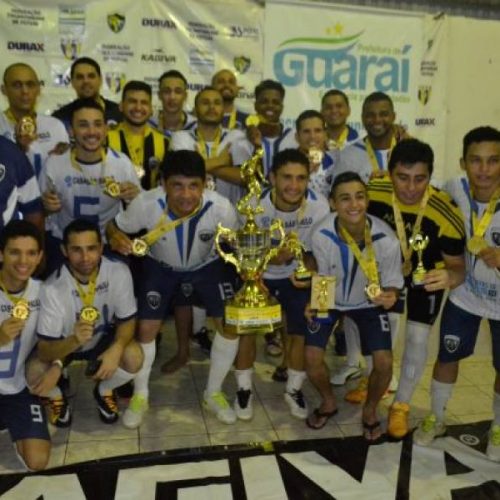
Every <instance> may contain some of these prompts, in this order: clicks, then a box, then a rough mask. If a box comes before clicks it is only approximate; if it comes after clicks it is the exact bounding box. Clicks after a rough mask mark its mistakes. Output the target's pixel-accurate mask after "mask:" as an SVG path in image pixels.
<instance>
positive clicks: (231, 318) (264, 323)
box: [224, 303, 281, 335]
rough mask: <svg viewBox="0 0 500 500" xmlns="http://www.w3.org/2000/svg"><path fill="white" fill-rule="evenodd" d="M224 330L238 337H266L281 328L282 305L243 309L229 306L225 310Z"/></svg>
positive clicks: (233, 305)
mask: <svg viewBox="0 0 500 500" xmlns="http://www.w3.org/2000/svg"><path fill="white" fill-rule="evenodd" d="M224 312H225V314H224V321H225V324H224V328H225V330H226V331H227V332H228V333H233V334H237V335H256V334H257V335H264V334H266V333H272V332H273V331H274V330H276V329H277V328H280V327H281V306H280V304H278V303H276V304H269V305H264V306H260V307H243V306H240V305H235V304H228V305H226V307H225V308H224Z"/></svg>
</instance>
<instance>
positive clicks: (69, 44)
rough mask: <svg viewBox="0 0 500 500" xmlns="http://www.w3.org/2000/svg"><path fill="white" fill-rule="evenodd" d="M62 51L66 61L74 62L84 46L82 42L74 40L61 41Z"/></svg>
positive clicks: (64, 39)
mask: <svg viewBox="0 0 500 500" xmlns="http://www.w3.org/2000/svg"><path fill="white" fill-rule="evenodd" d="M60 46H61V50H62V53H63V55H64V57H65V58H66V59H68V60H69V61H74V60H75V59H76V58H77V57H78V56H79V55H80V51H81V49H82V44H81V42H80V40H72V39H66V38H62V39H61V44H60Z"/></svg>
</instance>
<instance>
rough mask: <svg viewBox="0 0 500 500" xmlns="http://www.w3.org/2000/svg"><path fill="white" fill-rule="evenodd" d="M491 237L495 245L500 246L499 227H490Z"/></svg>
mask: <svg viewBox="0 0 500 500" xmlns="http://www.w3.org/2000/svg"><path fill="white" fill-rule="evenodd" d="M491 239H492V240H493V243H494V244H495V246H497V247H500V227H492V228H491Z"/></svg>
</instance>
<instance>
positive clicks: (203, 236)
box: [198, 231, 214, 243]
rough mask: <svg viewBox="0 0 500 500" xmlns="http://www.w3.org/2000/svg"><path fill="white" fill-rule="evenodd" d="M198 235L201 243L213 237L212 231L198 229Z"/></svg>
mask: <svg viewBox="0 0 500 500" xmlns="http://www.w3.org/2000/svg"><path fill="white" fill-rule="evenodd" d="M198 237H199V238H200V240H201V241H203V243H207V242H209V241H210V240H211V239H212V238H213V237H214V232H213V231H200V233H199V235H198Z"/></svg>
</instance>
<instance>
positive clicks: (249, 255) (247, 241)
mask: <svg viewBox="0 0 500 500" xmlns="http://www.w3.org/2000/svg"><path fill="white" fill-rule="evenodd" d="M262 155H263V151H262V149H259V150H258V151H257V152H256V154H255V155H254V156H252V158H250V159H249V160H248V161H246V162H245V163H243V165H242V166H241V177H242V179H243V180H244V182H245V184H246V187H247V189H248V193H247V195H245V196H244V197H243V198H241V200H240V201H239V202H238V204H237V209H238V211H239V213H240V214H241V215H243V216H245V217H246V222H245V224H244V225H243V227H242V228H241V229H238V230H237V231H235V230H233V229H228V228H225V227H222V226H221V224H219V225H218V227H217V233H216V235H215V246H216V248H217V251H218V252H219V255H220V256H221V257H222V258H223V259H224V261H225V262H229V263H231V264H233V265H234V267H236V270H237V271H238V273H239V274H240V276H241V278H242V280H243V286H242V287H241V288H240V289H239V290H238V291H237V292H236V294H235V296H234V297H233V298H232V299H230V300H228V301H227V302H226V305H225V308H224V320H225V328H226V329H227V331H228V332H230V333H236V334H238V335H250V334H256V333H257V334H264V333H271V332H273V331H274V330H275V329H276V328H279V327H281V306H280V304H279V303H278V301H277V300H276V299H275V298H274V297H271V296H270V295H269V292H268V291H267V290H266V289H265V287H264V286H263V284H262V281H261V277H262V273H263V272H264V270H265V269H266V267H267V264H268V263H269V261H270V260H271V259H272V258H273V257H275V256H276V255H277V254H278V252H279V251H280V250H281V248H282V247H283V245H284V243H285V230H284V228H283V222H282V221H281V220H273V221H272V223H271V225H270V226H269V228H268V229H264V228H260V227H258V226H257V224H256V222H255V215H256V214H258V213H262V212H263V211H264V209H263V207H262V206H260V205H259V201H260V195H261V192H262V187H261V185H260V182H259V179H261V178H263V174H262ZM271 239H272V240H276V241H277V243H276V244H274V245H273V244H272V243H271ZM223 241H226V242H228V243H229V244H230V245H231V246H232V247H233V248H234V252H233V253H228V252H226V251H224V250H223V249H222V246H221V243H222V242H223Z"/></svg>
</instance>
